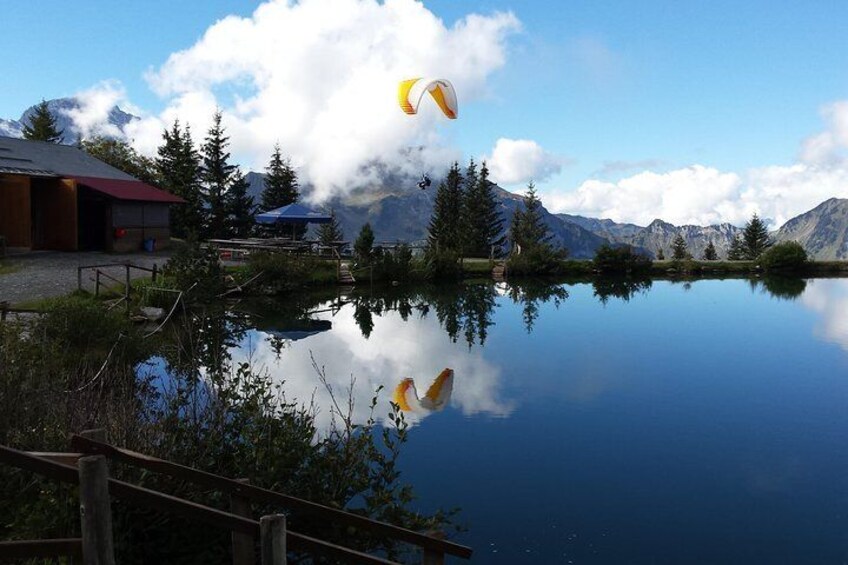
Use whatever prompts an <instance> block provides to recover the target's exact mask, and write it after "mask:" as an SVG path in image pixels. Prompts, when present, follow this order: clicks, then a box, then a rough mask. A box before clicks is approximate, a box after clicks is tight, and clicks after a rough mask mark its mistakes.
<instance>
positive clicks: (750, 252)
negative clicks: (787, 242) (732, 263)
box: [742, 214, 773, 261]
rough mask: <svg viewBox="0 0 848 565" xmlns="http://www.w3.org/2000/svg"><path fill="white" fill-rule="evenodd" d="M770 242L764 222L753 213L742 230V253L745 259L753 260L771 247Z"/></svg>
mask: <svg viewBox="0 0 848 565" xmlns="http://www.w3.org/2000/svg"><path fill="white" fill-rule="evenodd" d="M772 243H773V242H772V241H771V239H770V238H769V234H768V229H767V228H766V224H765V222H763V221H762V220H761V219H760V218H759V217H758V216H757V214H754V215H753V217H752V218H751V220H750V221H749V222H748V223H747V224H746V225H745V229H744V231H743V232H742V244H743V246H742V255H743V256H744V258H745V259H747V260H749V261H753V260H755V259H756V258H757V257H759V256H760V255H762V253H763V251H765V250H766V249H768V248H769V247H771V246H772Z"/></svg>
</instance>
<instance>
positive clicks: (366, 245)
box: [353, 222, 374, 265]
mask: <svg viewBox="0 0 848 565" xmlns="http://www.w3.org/2000/svg"><path fill="white" fill-rule="evenodd" d="M373 247H374V230H372V229H371V224H370V223H367V222H366V224H365V225H364V226H362V229H360V230H359V235H358V236H357V238H356V241H355V242H354V244H353V256H354V258H356V260H357V261H358V262H359V263H362V264H366V265H367V264H368V263H369V262H370V261H371V250H372V248H373Z"/></svg>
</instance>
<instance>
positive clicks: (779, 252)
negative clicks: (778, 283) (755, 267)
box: [760, 241, 807, 271]
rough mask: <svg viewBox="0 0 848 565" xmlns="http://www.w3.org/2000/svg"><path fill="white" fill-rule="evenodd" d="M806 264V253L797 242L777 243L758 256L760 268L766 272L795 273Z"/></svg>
mask: <svg viewBox="0 0 848 565" xmlns="http://www.w3.org/2000/svg"><path fill="white" fill-rule="evenodd" d="M806 264H807V251H806V250H805V249H804V247H803V246H802V245H801V244H800V243H798V242H797V241H784V242H782V243H778V244H776V245H774V246H772V247H771V248H770V249H768V250H766V251H765V252H764V253H763V254H762V255H761V256H760V266H762V268H763V269H764V270H766V271H797V270H798V269H801V268H803V267H804V265H806Z"/></svg>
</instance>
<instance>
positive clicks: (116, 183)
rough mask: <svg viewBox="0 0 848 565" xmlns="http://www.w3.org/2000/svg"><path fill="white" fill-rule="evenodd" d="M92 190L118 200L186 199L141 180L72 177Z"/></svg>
mask: <svg viewBox="0 0 848 565" xmlns="http://www.w3.org/2000/svg"><path fill="white" fill-rule="evenodd" d="M70 178H72V179H74V180H75V181H77V182H78V183H80V184H81V185H84V186H86V187H88V188H90V189H92V190H96V191H97V192H102V193H103V194H105V195H107V196H111V197H112V198H117V199H118V200H142V201H144V202H167V203H169V204H180V203H184V202H185V200H183V199H182V198H180V197H179V196H175V195H173V194H171V193H170V192H165V191H164V190H159V189H158V188H155V187H153V186H150V185H149V184H145V183H143V182H141V181H140V180H118V179H101V178H95V177H70Z"/></svg>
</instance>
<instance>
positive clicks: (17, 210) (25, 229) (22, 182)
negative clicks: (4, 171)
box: [0, 175, 32, 247]
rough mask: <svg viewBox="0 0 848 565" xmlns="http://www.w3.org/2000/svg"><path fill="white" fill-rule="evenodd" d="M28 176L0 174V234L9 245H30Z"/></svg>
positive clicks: (30, 220) (30, 225)
mask: <svg viewBox="0 0 848 565" xmlns="http://www.w3.org/2000/svg"><path fill="white" fill-rule="evenodd" d="M30 210H31V209H30V183H29V177H23V176H12V175H0V235H2V236H5V237H6V245H8V246H9V247H31V246H32V213H31V211H30Z"/></svg>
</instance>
